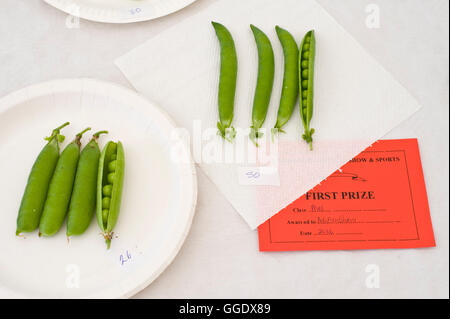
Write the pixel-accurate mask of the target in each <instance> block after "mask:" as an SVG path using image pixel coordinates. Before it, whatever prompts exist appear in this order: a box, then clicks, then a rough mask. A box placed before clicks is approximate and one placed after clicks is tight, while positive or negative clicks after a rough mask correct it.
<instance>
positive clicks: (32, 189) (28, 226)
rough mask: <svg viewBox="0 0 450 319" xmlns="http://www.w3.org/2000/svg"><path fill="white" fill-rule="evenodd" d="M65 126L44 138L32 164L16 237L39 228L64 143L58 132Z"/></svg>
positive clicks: (18, 218)
mask: <svg viewBox="0 0 450 319" xmlns="http://www.w3.org/2000/svg"><path fill="white" fill-rule="evenodd" d="M67 125H69V122H67V123H64V124H63V125H61V126H60V127H58V128H55V129H54V130H53V132H52V135H51V136H50V137H47V138H46V140H47V141H48V143H47V145H45V146H44V148H43V149H42V151H41V152H40V153H39V155H38V157H37V159H36V161H35V162H34V164H33V168H32V169H31V172H30V175H29V176H28V182H27V186H26V187H25V192H24V194H23V197H22V202H21V204H20V208H19V214H18V216H17V230H16V235H19V234H21V233H22V232H32V231H34V230H35V229H37V228H38V227H39V221H40V218H41V214H42V210H43V209H44V204H45V200H46V198H47V192H48V187H49V184H50V180H51V178H52V176H53V172H54V171H55V167H56V163H57V162H58V158H59V143H61V142H62V141H64V136H62V135H60V130H61V129H62V128H63V127H65V126H67Z"/></svg>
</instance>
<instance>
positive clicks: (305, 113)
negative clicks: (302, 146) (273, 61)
mask: <svg viewBox="0 0 450 319" xmlns="http://www.w3.org/2000/svg"><path fill="white" fill-rule="evenodd" d="M315 54H316V39H315V36H314V30H311V31H309V32H308V33H306V35H305V37H304V38H303V41H302V43H301V44H300V53H299V59H298V62H299V78H300V85H299V89H300V97H301V101H300V117H301V119H302V122H303V128H304V130H305V131H304V134H303V136H302V137H303V139H304V140H305V141H306V142H307V143H308V144H309V148H310V149H311V150H312V141H313V140H312V135H313V134H314V129H313V128H310V124H311V118H312V115H313V106H314V60H315Z"/></svg>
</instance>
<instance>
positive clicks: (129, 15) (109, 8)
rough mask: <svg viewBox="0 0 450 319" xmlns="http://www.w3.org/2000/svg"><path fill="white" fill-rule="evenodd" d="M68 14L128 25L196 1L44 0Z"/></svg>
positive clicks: (168, 12) (176, 9) (170, 11)
mask: <svg viewBox="0 0 450 319" xmlns="http://www.w3.org/2000/svg"><path fill="white" fill-rule="evenodd" d="M44 1H45V2H47V3H48V4H50V5H52V6H54V7H55V8H58V9H60V10H62V11H64V12H66V13H68V14H71V15H73V16H77V17H80V18H83V19H87V20H92V21H98V22H109V23H130V22H139V21H146V20H151V19H155V18H159V17H162V16H165V15H167V14H170V13H172V12H175V11H178V10H180V9H182V8H184V7H186V6H188V5H189V4H191V3H193V2H194V1H196V0H44Z"/></svg>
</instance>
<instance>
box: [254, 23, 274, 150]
mask: <svg viewBox="0 0 450 319" xmlns="http://www.w3.org/2000/svg"><path fill="white" fill-rule="evenodd" d="M250 28H251V29H252V32H253V36H254V37H255V42H256V46H257V49H258V78H257V81H256V89H255V96H254V98H253V108H252V125H251V126H250V136H249V137H250V139H251V141H252V142H253V143H254V144H255V145H256V146H258V143H257V142H256V140H257V139H258V138H260V137H262V136H263V133H262V132H260V128H261V126H262V125H263V123H264V121H265V120H266V115H267V111H268V108H269V103H270V96H271V95H272V87H273V80H274V74H275V57H274V53H273V48H272V44H271V43H270V40H269V38H268V37H267V35H265V34H264V32H262V31H261V30H260V29H258V28H257V27H255V26H254V25H250Z"/></svg>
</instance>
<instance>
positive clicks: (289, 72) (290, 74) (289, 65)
mask: <svg viewBox="0 0 450 319" xmlns="http://www.w3.org/2000/svg"><path fill="white" fill-rule="evenodd" d="M275 30H276V32H277V35H278V39H279V40H280V42H281V46H282V47H283V53H284V77H283V88H282V90H281V98H280V106H279V108H278V115H277V122H276V123H275V127H274V128H273V130H272V132H273V133H276V132H282V133H284V131H283V129H282V127H283V126H284V125H285V124H286V123H287V122H288V121H289V119H290V118H291V116H292V113H293V111H294V108H295V104H296V103H297V98H298V92H299V86H298V77H299V74H298V47H297V43H296V42H295V39H294V37H293V36H292V35H291V34H290V33H289V32H288V31H287V30H284V29H282V28H280V27H279V26H276V27H275Z"/></svg>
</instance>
